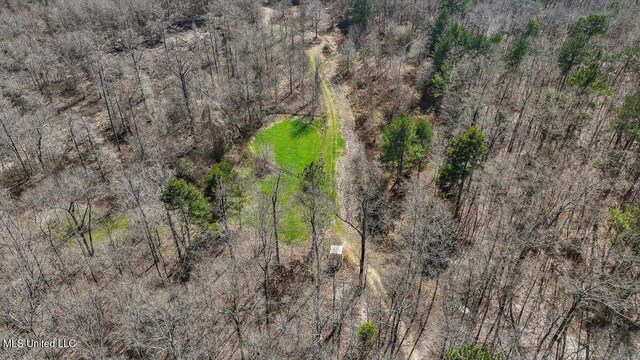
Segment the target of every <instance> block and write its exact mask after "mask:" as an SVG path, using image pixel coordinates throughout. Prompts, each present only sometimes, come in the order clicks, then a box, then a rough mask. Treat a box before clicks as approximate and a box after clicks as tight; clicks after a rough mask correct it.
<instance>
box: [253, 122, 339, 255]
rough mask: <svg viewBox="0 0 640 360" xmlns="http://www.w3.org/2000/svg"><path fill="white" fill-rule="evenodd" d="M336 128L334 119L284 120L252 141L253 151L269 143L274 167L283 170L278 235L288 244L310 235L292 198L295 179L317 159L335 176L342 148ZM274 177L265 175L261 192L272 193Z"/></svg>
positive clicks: (295, 183)
mask: <svg viewBox="0 0 640 360" xmlns="http://www.w3.org/2000/svg"><path fill="white" fill-rule="evenodd" d="M330 116H335V115H334V114H331V115H330ZM336 125H337V119H333V118H330V119H328V120H325V121H322V120H320V119H317V120H315V121H313V122H312V123H308V122H305V121H301V120H297V119H287V120H283V121H280V122H278V123H277V124H275V125H273V126H271V127H269V128H267V129H264V130H262V131H260V132H258V134H256V136H255V137H254V139H253V141H252V142H251V149H252V150H253V151H254V152H255V151H257V150H258V146H259V145H260V144H261V143H267V144H269V145H270V146H271V148H272V149H273V152H274V157H275V161H276V163H277V165H278V166H280V167H281V168H282V169H284V173H283V175H282V177H281V179H280V187H279V191H278V192H279V195H278V203H280V204H281V205H280V207H281V208H282V209H283V213H282V214H281V219H282V220H281V223H280V229H279V236H280V239H281V240H282V241H283V242H285V243H287V244H292V243H295V242H298V241H303V240H305V239H306V238H308V237H309V235H310V232H309V230H308V229H307V227H306V224H305V222H304V219H303V218H302V215H301V214H302V210H301V209H300V206H299V205H298V204H297V203H296V196H295V195H296V192H297V191H298V190H299V186H300V180H299V178H298V176H299V175H300V174H301V173H302V172H303V170H304V168H305V167H306V166H307V165H309V164H311V163H312V162H314V161H317V160H318V159H320V158H323V159H324V160H325V163H326V164H327V166H328V167H329V168H330V169H331V172H330V176H331V177H332V178H333V177H334V176H335V163H336V159H337V157H338V156H339V153H340V149H341V148H342V147H343V146H344V141H343V140H342V138H341V137H340V132H339V129H338V128H337V126H336ZM277 176H278V175H277V174H275V173H274V174H270V175H268V176H266V177H265V178H264V179H263V180H262V181H261V183H260V185H259V188H260V191H263V192H265V193H267V194H271V193H272V192H273V188H274V186H275V184H276V178H277ZM333 183H334V182H333V181H331V184H333Z"/></svg>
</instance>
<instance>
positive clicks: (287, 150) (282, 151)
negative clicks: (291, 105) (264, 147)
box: [251, 120, 323, 174]
mask: <svg viewBox="0 0 640 360" xmlns="http://www.w3.org/2000/svg"><path fill="white" fill-rule="evenodd" d="M260 142H267V143H269V144H271V146H272V147H273V152H274V153H275V158H276V162H277V163H278V165H280V166H281V167H282V168H283V169H285V170H286V171H289V172H292V173H294V174H300V173H301V172H302V170H304V168H305V166H307V165H309V164H310V163H311V162H312V161H315V160H317V159H318V158H319V157H320V155H321V154H322V150H323V146H322V142H323V136H322V135H321V134H320V131H318V128H317V121H314V122H313V123H311V124H309V123H307V122H304V121H300V120H283V121H281V122H279V123H277V124H275V125H273V126H272V127H270V128H268V129H265V130H263V131H261V132H259V133H258V134H257V135H256V137H255V138H254V140H253V141H252V143H251V147H252V148H253V149H254V150H256V149H257V147H258V144H259V143H260Z"/></svg>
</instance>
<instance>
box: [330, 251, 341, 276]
mask: <svg viewBox="0 0 640 360" xmlns="http://www.w3.org/2000/svg"><path fill="white" fill-rule="evenodd" d="M341 266H342V245H331V248H330V249H329V272H330V273H331V274H335V273H336V272H337V271H338V270H340V267H341Z"/></svg>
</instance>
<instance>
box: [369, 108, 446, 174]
mask: <svg viewBox="0 0 640 360" xmlns="http://www.w3.org/2000/svg"><path fill="white" fill-rule="evenodd" d="M432 137H433V131H432V129H431V125H429V122H427V121H426V120H419V121H414V120H413V119H412V118H410V117H409V116H407V115H400V116H399V117H397V118H395V119H393V120H392V121H391V123H389V125H387V126H386V127H385V129H384V131H383V139H382V144H381V148H382V154H381V156H380V161H382V162H383V163H384V164H386V165H387V166H388V167H389V168H390V169H393V170H394V171H395V173H396V180H398V179H400V177H401V176H402V174H403V173H404V172H405V171H407V170H410V169H412V168H413V167H415V166H416V165H418V164H419V163H420V161H421V160H422V159H423V158H424V157H425V156H426V155H427V154H428V153H429V151H430V149H431V139H432Z"/></svg>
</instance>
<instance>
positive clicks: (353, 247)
mask: <svg viewBox="0 0 640 360" xmlns="http://www.w3.org/2000/svg"><path fill="white" fill-rule="evenodd" d="M333 36H334V35H333V34H329V35H327V36H323V37H322V38H321V41H320V43H319V44H316V45H315V46H314V47H313V48H311V49H310V51H309V57H310V59H311V62H312V65H313V62H314V59H315V58H318V59H324V64H323V65H324V66H322V67H321V71H322V74H321V96H322V101H323V104H324V107H325V115H326V120H327V124H326V131H329V132H330V134H331V135H332V136H331V139H332V141H335V142H337V141H338V138H339V136H340V134H341V135H342V138H343V140H344V146H343V148H342V153H340V154H334V156H337V160H336V163H335V164H336V166H335V169H332V170H331V171H335V174H334V176H335V181H336V192H337V194H336V195H337V202H338V204H337V205H338V211H339V213H340V214H341V216H346V212H347V211H348V209H350V208H353V207H352V206H349V204H347V201H349V200H350V199H351V197H350V196H346V191H347V189H348V188H349V184H354V183H356V181H355V176H357V175H356V174H355V173H354V171H353V170H352V169H350V167H351V166H352V164H353V161H354V160H355V159H358V158H362V156H364V147H363V145H362V143H360V141H359V139H358V136H357V134H356V132H355V117H354V115H353V111H352V110H351V105H350V103H349V100H348V99H347V94H346V91H347V89H345V88H344V86H339V85H334V84H332V83H331V81H330V79H332V78H333V77H334V76H335V74H336V72H337V62H336V59H335V58H328V59H326V58H325V57H323V56H322V51H321V49H322V48H323V46H324V45H325V44H329V45H330V46H333V48H335V44H336V39H335V38H334V37H333ZM334 148H335V149H338V148H339V147H338V146H335V144H334ZM336 234H337V235H338V236H339V238H340V240H341V241H342V245H343V252H344V256H345V257H346V259H347V261H349V262H350V263H352V264H355V265H356V266H357V264H358V262H359V252H360V250H359V247H360V244H359V239H360V238H359V236H358V234H357V233H356V231H355V230H354V229H352V228H351V227H349V226H344V227H343V228H342V229H340V231H336ZM368 254H369V255H368V256H367V260H366V263H365V264H366V265H365V266H366V267H365V276H366V282H367V288H366V289H365V291H367V292H369V294H370V295H373V296H375V297H376V298H378V299H379V300H380V302H381V303H382V305H383V306H384V307H385V308H387V309H388V308H389V305H388V292H387V290H386V288H385V286H384V284H383V281H382V277H381V276H380V273H379V272H378V270H377V268H376V265H375V261H372V260H373V258H374V256H372V255H374V254H373V253H372V252H371V249H369V252H368ZM377 256H380V255H379V254H378V255H377ZM364 295H365V294H363V296H360V298H359V314H360V321H361V322H364V321H366V320H367V298H368V297H367V296H364ZM399 333H400V334H405V333H407V337H406V339H405V343H406V344H409V345H412V344H414V343H415V339H414V338H413V335H412V334H411V332H407V331H406V327H405V325H404V322H400V326H399ZM401 351H404V349H401ZM407 352H408V351H407ZM406 355H408V354H405V356H406ZM409 359H426V357H424V356H423V354H422V353H421V352H420V349H419V348H418V347H416V348H414V349H413V352H412V353H411V354H410V357H409Z"/></svg>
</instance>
